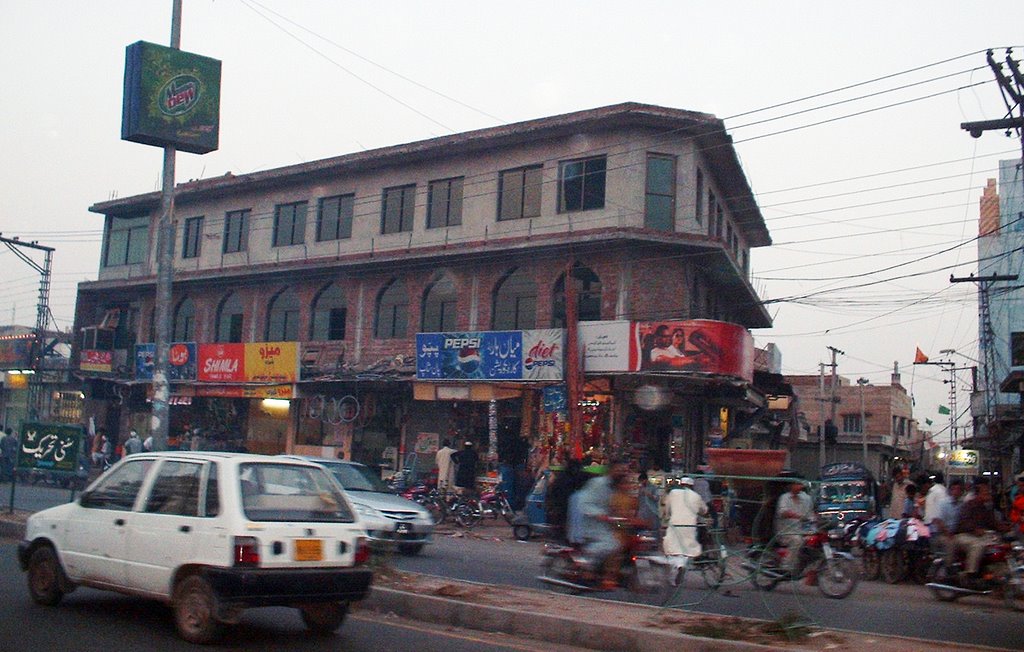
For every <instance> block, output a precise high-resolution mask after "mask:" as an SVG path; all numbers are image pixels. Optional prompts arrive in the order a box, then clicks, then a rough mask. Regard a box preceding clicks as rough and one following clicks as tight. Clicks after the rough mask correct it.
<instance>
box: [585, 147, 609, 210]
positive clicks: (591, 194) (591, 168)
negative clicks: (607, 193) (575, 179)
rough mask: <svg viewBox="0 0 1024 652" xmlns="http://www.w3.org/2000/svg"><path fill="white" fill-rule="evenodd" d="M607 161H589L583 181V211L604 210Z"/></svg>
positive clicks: (598, 159)
mask: <svg viewBox="0 0 1024 652" xmlns="http://www.w3.org/2000/svg"><path fill="white" fill-rule="evenodd" d="M606 166H607V160H606V159H605V158H604V157H603V156H602V157H601V158H593V159H590V160H589V161H587V164H586V166H585V168H586V177H584V179H583V189H584V192H583V210H585V211H586V210H591V209H595V208H604V186H605V168H606Z"/></svg>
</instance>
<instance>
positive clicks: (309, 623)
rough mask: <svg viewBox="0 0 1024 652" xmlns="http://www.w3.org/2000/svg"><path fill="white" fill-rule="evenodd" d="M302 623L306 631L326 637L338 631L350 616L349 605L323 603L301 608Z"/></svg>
mask: <svg viewBox="0 0 1024 652" xmlns="http://www.w3.org/2000/svg"><path fill="white" fill-rule="evenodd" d="M299 613H300V614H302V622H303V623H305V624H306V629H308V630H309V631H310V632H312V633H314V634H316V635H318V636H326V635H328V634H333V633H334V632H336V631H338V628H339V627H341V624H342V623H343V622H345V616H346V615H347V614H348V604H346V603H344V602H321V603H317V604H309V605H306V606H304V607H300V608H299Z"/></svg>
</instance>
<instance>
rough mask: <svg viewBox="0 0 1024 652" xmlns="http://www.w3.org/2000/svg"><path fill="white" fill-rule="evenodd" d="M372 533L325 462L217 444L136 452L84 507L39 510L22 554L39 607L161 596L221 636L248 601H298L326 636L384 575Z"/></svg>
mask: <svg viewBox="0 0 1024 652" xmlns="http://www.w3.org/2000/svg"><path fill="white" fill-rule="evenodd" d="M369 555H370V553H369V548H368V543H367V539H366V531H365V529H364V527H363V524H362V522H361V521H360V519H359V517H358V515H357V514H356V512H355V510H354V509H353V507H352V505H351V504H350V503H349V501H348V498H347V497H346V496H345V494H344V492H343V491H341V490H340V489H339V488H338V485H337V483H336V482H335V481H334V480H333V479H332V477H331V475H330V474H329V473H327V471H325V470H324V469H323V467H321V466H319V465H317V464H312V463H309V462H305V461H302V460H295V459H286V458H281V457H268V456H263V455H248V454H236V453H213V452H194V453H190V452H180V453H179V452H162V453H140V454H136V455H130V456H128V457H126V458H124V459H123V460H121V461H120V462H118V463H117V464H116V465H115V466H114V467H112V468H111V469H110V470H109V471H107V472H106V473H104V474H103V475H102V476H100V477H99V478H97V479H96V481H95V482H93V483H92V485H90V486H89V487H88V488H87V489H86V490H85V491H84V492H83V493H82V494H81V496H80V497H79V499H78V500H77V501H76V502H73V503H67V504H65V505H60V506H58V507H53V508H50V509H47V510H43V511H41V512H38V513H36V514H33V515H32V516H31V517H30V518H29V520H28V523H27V526H26V536H25V540H23V541H22V542H21V543H20V544H19V547H18V558H19V561H20V563H21V567H22V569H23V570H25V571H27V572H28V587H29V592H30V593H31V595H32V599H33V600H35V602H37V603H39V604H43V605H56V604H58V603H59V602H60V601H61V598H62V597H63V596H64V595H65V594H66V593H69V592H70V591H72V590H74V588H75V587H76V586H78V585H83V586H90V587H94V588H99V589H107V590H111V591H118V592H122V593H129V594H133V595H139V596H142V597H146V598H153V599H156V600H161V601H163V602H166V603H168V604H170V605H171V607H172V610H173V613H174V619H175V624H176V626H177V628H178V632H179V634H180V635H181V636H182V638H184V639H185V640H187V641H189V642H192V643H206V642H209V641H212V640H214V639H215V638H216V637H217V635H218V634H219V633H220V631H221V628H222V625H224V624H226V623H234V622H237V621H238V619H239V617H240V615H241V612H242V611H243V610H244V609H246V608H249V607H262V606H290V607H296V608H298V609H299V610H300V611H301V614H302V619H303V621H304V622H305V624H306V626H307V628H308V629H310V630H311V631H313V632H315V633H318V634H327V633H330V632H333V631H335V630H337V629H338V627H340V626H341V624H342V622H343V621H344V619H345V615H346V613H347V611H348V605H349V603H351V602H353V601H357V600H361V599H362V598H363V597H365V596H366V594H367V592H368V591H369V588H370V583H371V581H372V579H373V577H372V572H371V570H370V569H369V568H368V567H367V566H366V562H367V561H368V560H369Z"/></svg>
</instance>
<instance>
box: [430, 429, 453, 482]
mask: <svg viewBox="0 0 1024 652" xmlns="http://www.w3.org/2000/svg"><path fill="white" fill-rule="evenodd" d="M454 453H455V449H454V448H452V442H451V440H449V439H445V440H444V443H443V444H442V445H441V448H440V449H438V451H437V455H435V456H434V461H435V462H436V463H437V489H438V491H442V492H444V491H448V490H449V489H451V487H452V485H453V483H454V481H455V465H454V464H453V463H452V455H453V454H454Z"/></svg>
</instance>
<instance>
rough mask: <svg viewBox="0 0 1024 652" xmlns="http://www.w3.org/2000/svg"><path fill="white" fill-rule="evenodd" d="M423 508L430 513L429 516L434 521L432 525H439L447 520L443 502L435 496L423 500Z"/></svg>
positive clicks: (446, 511)
mask: <svg viewBox="0 0 1024 652" xmlns="http://www.w3.org/2000/svg"><path fill="white" fill-rule="evenodd" d="M423 506H424V507H426V508H427V511H428V512H430V516H431V517H432V518H433V519H434V525H440V524H442V523H444V522H445V521H446V520H448V509H447V508H446V506H445V504H444V501H443V500H441V499H440V498H438V497H437V496H427V497H426V498H424V500H423Z"/></svg>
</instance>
